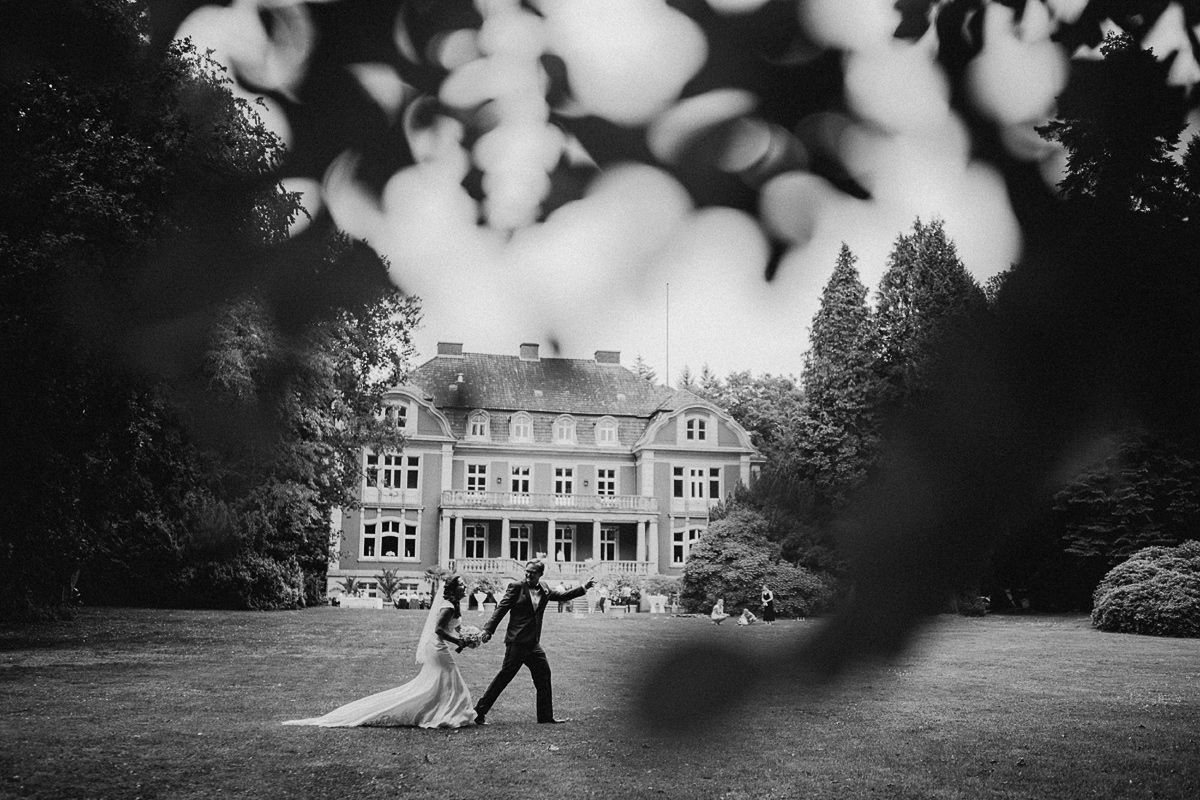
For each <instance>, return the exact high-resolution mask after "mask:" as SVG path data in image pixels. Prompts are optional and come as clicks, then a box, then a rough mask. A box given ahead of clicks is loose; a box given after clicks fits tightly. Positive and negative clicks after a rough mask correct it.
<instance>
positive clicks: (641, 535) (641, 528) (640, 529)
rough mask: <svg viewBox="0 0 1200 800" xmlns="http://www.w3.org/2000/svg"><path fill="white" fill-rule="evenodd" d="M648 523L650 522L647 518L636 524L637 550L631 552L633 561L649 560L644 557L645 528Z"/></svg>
mask: <svg viewBox="0 0 1200 800" xmlns="http://www.w3.org/2000/svg"><path fill="white" fill-rule="evenodd" d="M649 525H650V522H649V521H648V520H643V521H640V522H638V524H637V550H635V551H634V553H633V558H634V560H635V561H649V560H650V559H648V558H646V528H647V527H649Z"/></svg>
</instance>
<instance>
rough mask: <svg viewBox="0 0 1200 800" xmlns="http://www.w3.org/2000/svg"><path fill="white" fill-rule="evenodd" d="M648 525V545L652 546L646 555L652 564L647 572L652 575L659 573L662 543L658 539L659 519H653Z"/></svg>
mask: <svg viewBox="0 0 1200 800" xmlns="http://www.w3.org/2000/svg"><path fill="white" fill-rule="evenodd" d="M646 526H647V531H646V539H647V542H646V545H647V546H648V547H649V548H650V550H649V552H648V553H646V556H647V558H646V560H647V561H649V562H650V566H649V567H648V569H647V572H649V573H650V574H651V575H657V574H658V551H659V549H660V544H659V541H658V520H656V519H652V520H650V521H649V522H647V523H646Z"/></svg>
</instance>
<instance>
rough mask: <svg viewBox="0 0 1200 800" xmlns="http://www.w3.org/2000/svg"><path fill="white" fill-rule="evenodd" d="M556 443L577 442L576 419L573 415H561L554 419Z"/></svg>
mask: <svg viewBox="0 0 1200 800" xmlns="http://www.w3.org/2000/svg"><path fill="white" fill-rule="evenodd" d="M554 443H555V444H575V420H574V419H573V418H571V417H559V418H558V419H556V420H554Z"/></svg>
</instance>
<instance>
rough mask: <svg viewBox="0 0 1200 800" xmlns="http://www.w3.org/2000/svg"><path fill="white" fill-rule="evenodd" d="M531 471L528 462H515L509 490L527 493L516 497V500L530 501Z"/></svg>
mask: <svg viewBox="0 0 1200 800" xmlns="http://www.w3.org/2000/svg"><path fill="white" fill-rule="evenodd" d="M531 471H532V470H531V468H530V466H529V465H528V464H513V466H512V478H511V481H510V483H509V491H510V492H512V493H513V494H518V495H525V497H523V498H514V502H524V503H528V502H529V497H528V495H529V474H530V472H531Z"/></svg>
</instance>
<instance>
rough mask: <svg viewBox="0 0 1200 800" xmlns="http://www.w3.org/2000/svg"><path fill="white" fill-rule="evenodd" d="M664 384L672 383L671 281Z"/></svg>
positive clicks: (668, 287) (668, 290) (668, 293)
mask: <svg viewBox="0 0 1200 800" xmlns="http://www.w3.org/2000/svg"><path fill="white" fill-rule="evenodd" d="M663 385H664V386H668V387H669V386H670V385H671V283H670V281H668V282H667V374H666V375H664V376H663Z"/></svg>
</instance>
